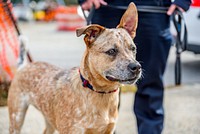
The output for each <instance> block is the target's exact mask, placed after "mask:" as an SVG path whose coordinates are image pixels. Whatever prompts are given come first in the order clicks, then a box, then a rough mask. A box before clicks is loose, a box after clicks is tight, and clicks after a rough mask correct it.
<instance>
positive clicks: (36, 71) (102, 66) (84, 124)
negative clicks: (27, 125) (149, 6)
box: [8, 3, 141, 134]
mask: <svg viewBox="0 0 200 134" xmlns="http://www.w3.org/2000/svg"><path fill="white" fill-rule="evenodd" d="M132 4H133V3H132ZM128 10H129V13H131V11H132V12H136V8H135V6H129V8H128ZM130 15H131V14H130ZM126 16H127V15H126ZM132 18H133V17H132ZM122 19H123V20H125V21H123V23H124V24H126V23H125V22H126V17H125V18H122ZM135 23H137V18H135V20H133V24H132V25H135V26H136V25H137V24H135ZM124 24H123V25H124ZM120 27H121V28H118V29H106V28H104V27H102V26H99V25H91V26H88V27H86V28H84V29H79V30H77V33H78V36H80V35H82V34H85V42H86V45H87V49H86V51H85V53H84V56H83V59H82V62H81V65H80V68H72V69H71V70H64V69H61V68H58V67H56V66H53V65H50V64H48V63H42V62H35V63H32V64H29V65H27V66H26V67H25V68H23V69H21V70H20V71H19V72H18V73H17V74H16V76H15V78H14V79H13V81H12V84H11V88H10V92H9V97H8V107H9V116H10V133H11V134H18V133H20V129H21V126H22V124H23V121H24V117H25V113H26V110H27V108H28V105H29V104H31V105H33V106H35V107H36V108H37V109H38V110H40V111H41V112H42V113H43V115H44V117H45V121H46V129H45V131H44V133H45V134H52V133H53V132H54V130H55V129H56V130H58V131H59V133H60V134H112V133H113V131H114V128H115V124H116V121H117V116H118V110H117V107H118V102H119V98H118V93H119V90H117V91H116V92H112V93H108V94H100V93H97V92H95V91H103V92H109V91H113V90H116V89H118V87H119V85H120V83H128V84H131V83H134V82H135V81H136V80H137V79H138V78H139V77H140V75H141V68H140V67H138V68H137V69H135V70H130V68H128V65H130V64H138V62H137V61H136V60H135V53H136V52H135V50H132V47H134V48H135V44H134V43H133V41H132V38H131V36H130V35H129V34H128V32H127V30H126V29H124V28H123V26H120ZM134 29H135V28H134ZM112 48H115V49H117V55H116V56H111V55H109V54H107V51H109V50H110V49H112ZM79 70H80V73H81V74H82V76H83V77H84V78H85V79H87V80H88V81H89V82H90V84H91V85H92V86H93V88H94V90H95V91H92V90H90V89H89V88H87V87H83V86H82V81H81V78H80V73H79ZM108 77H113V78H115V80H113V78H112V79H111V78H108Z"/></svg>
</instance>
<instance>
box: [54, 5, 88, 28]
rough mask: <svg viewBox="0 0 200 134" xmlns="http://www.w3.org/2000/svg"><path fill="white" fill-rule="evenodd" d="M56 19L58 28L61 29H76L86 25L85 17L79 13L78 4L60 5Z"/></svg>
mask: <svg viewBox="0 0 200 134" xmlns="http://www.w3.org/2000/svg"><path fill="white" fill-rule="evenodd" d="M55 20H56V22H57V25H58V30H61V31H74V30H76V29H77V28H79V27H82V26H85V25H86V22H85V19H83V18H81V17H80V16H79V15H78V12H77V6H59V7H58V8H57V9H56V15H55Z"/></svg>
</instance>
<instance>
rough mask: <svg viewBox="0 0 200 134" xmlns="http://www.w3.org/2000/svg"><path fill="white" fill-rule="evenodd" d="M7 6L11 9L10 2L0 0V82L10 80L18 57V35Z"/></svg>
mask: <svg viewBox="0 0 200 134" xmlns="http://www.w3.org/2000/svg"><path fill="white" fill-rule="evenodd" d="M8 8H9V9H10V10H11V11H12V4H11V2H10V1H7V4H6V3H5V2H4V1H3V0H0V73H1V74H0V83H1V82H4V81H11V80H12V78H13V77H14V73H15V72H16V69H17V60H18V57H19V46H20V45H19V40H18V35H17V32H16V29H15V27H14V24H13V22H12V20H11V17H10V16H9V13H8V11H7V10H8Z"/></svg>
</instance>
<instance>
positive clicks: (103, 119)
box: [56, 96, 117, 133]
mask: <svg viewBox="0 0 200 134" xmlns="http://www.w3.org/2000/svg"><path fill="white" fill-rule="evenodd" d="M63 97H64V96H63ZM94 98H96V97H94ZM69 99H70V100H69ZM96 100H98V98H96ZM99 101H101V100H99ZM109 101H110V102H112V101H111V100H109ZM110 102H109V103H108V102H107V104H103V103H101V102H94V101H93V100H92V98H90V97H89V98H85V97H83V96H79V97H77V96H76V97H75V96H74V97H72V98H68V101H64V103H63V102H62V103H61V102H60V103H58V106H59V108H57V109H59V111H58V112H57V114H56V117H57V119H56V120H57V123H56V126H57V127H58V130H68V131H69V129H72V130H71V131H72V132H75V131H77V133H82V132H86V131H88V130H89V131H94V132H103V131H106V130H107V128H108V126H110V124H115V122H116V120H117V103H116V102H112V103H113V104H111V103H110ZM108 104H109V105H108ZM110 105H112V107H110Z"/></svg>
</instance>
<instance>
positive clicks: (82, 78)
mask: <svg viewBox="0 0 200 134" xmlns="http://www.w3.org/2000/svg"><path fill="white" fill-rule="evenodd" d="M79 73H80V78H81V81H82V85H83V87H87V88H89V89H90V90H92V91H94V92H97V93H100V94H109V93H114V92H116V91H117V90H118V89H115V90H112V91H108V92H105V91H96V90H94V88H93V86H92V85H91V84H90V83H89V81H88V80H86V79H85V78H84V77H83V76H82V75H81V72H80V70H79Z"/></svg>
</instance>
